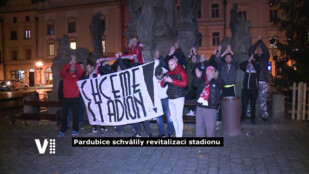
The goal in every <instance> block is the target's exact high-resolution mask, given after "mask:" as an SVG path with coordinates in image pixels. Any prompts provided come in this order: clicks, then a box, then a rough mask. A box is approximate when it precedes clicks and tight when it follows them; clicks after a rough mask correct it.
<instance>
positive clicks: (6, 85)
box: [0, 80, 29, 91]
mask: <svg viewBox="0 0 309 174" xmlns="http://www.w3.org/2000/svg"><path fill="white" fill-rule="evenodd" d="M28 88H29V85H28V84H27V83H24V82H23V81H20V80H3V81H2V82H1V84H0V90H10V91H15V90H16V89H24V90H27V89H28Z"/></svg>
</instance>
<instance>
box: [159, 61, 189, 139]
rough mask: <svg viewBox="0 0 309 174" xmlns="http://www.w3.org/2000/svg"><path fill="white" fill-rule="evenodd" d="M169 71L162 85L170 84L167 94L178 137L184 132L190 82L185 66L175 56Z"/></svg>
mask: <svg viewBox="0 0 309 174" xmlns="http://www.w3.org/2000/svg"><path fill="white" fill-rule="evenodd" d="M168 67H169V69H170V70H169V71H168V72H167V74H168V75H167V76H165V77H164V79H163V81H162V82H161V86H162V87H164V86H165V85H168V89H167V92H166V93H167V96H168V103H169V109H170V113H171V119H172V121H173V124H174V129H175V133H176V137H182V134H183V119H182V116H183V107H184V103H185V94H186V90H185V88H186V87H187V84H188V76H187V73H186V71H185V70H184V69H183V67H182V66H181V65H180V64H178V63H177V59H176V57H175V56H174V58H172V59H170V60H169V61H168Z"/></svg>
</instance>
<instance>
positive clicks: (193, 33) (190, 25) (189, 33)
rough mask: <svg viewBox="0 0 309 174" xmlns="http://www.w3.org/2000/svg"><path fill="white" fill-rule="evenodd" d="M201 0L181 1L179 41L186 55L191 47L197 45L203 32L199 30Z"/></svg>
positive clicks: (178, 17) (178, 25) (178, 29)
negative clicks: (198, 13) (198, 16)
mask: <svg viewBox="0 0 309 174" xmlns="http://www.w3.org/2000/svg"><path fill="white" fill-rule="evenodd" d="M200 6H201V1H200V0H193V1H185V0H182V1H180V7H179V12H178V16H177V19H178V24H177V32H178V40H177V41H178V43H179V45H180V47H181V49H182V50H183V52H184V54H185V55H189V52H190V49H191V48H192V47H193V46H196V47H197V46H199V45H196V43H198V42H199V40H200V39H201V34H200V33H199V32H198V26H197V19H196V18H197V12H198V9H200Z"/></svg>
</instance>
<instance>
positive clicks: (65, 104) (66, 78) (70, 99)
mask: <svg viewBox="0 0 309 174" xmlns="http://www.w3.org/2000/svg"><path fill="white" fill-rule="evenodd" d="M60 74H61V77H62V79H63V101H62V113H63V115H62V118H61V128H60V131H59V133H58V137H61V136H63V135H64V133H65V131H66V128H67V115H68V111H69V108H70V107H71V110H72V114H73V126H72V127H73V133H72V135H78V130H79V120H78V106H79V96H80V93H79V90H78V86H77V83H76V82H77V81H78V80H79V79H80V78H81V76H82V74H83V71H82V68H81V67H80V65H79V64H78V63H76V57H75V55H71V61H70V63H68V64H66V65H65V66H64V67H63V68H62V69H61V72H60Z"/></svg>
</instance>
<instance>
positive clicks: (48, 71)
mask: <svg viewBox="0 0 309 174" xmlns="http://www.w3.org/2000/svg"><path fill="white" fill-rule="evenodd" d="M45 80H46V84H52V83H53V72H52V70H51V67H49V68H46V69H45Z"/></svg>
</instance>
